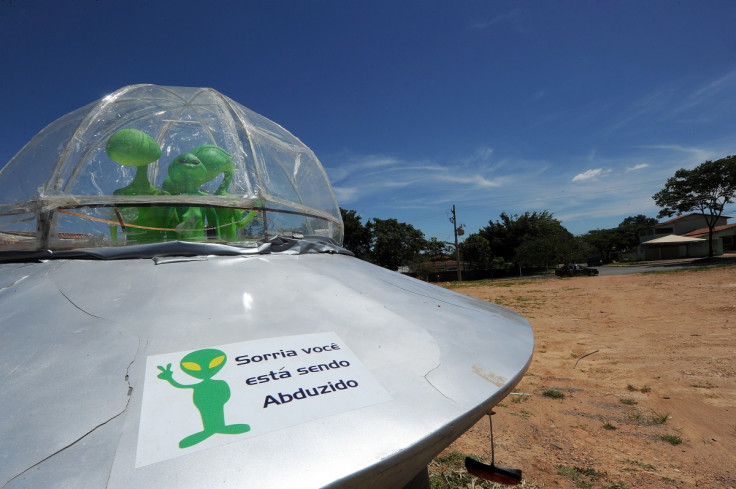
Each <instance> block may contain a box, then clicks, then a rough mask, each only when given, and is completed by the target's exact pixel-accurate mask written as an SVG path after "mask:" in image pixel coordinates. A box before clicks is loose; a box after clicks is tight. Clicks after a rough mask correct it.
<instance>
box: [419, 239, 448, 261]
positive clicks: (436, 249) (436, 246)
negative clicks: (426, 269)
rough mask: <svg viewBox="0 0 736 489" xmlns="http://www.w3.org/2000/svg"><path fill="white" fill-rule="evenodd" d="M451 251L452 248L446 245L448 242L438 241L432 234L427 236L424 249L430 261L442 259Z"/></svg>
mask: <svg viewBox="0 0 736 489" xmlns="http://www.w3.org/2000/svg"><path fill="white" fill-rule="evenodd" d="M453 248H454V246H453ZM451 253H452V249H451V248H449V247H448V243H447V242H445V241H440V240H438V239H437V238H435V237H434V236H432V237H431V238H429V241H427V244H426V245H425V249H424V254H425V256H426V257H427V258H429V260H431V261H442V260H444V259H445V258H446V257H447V256H448V255H449V254H451Z"/></svg>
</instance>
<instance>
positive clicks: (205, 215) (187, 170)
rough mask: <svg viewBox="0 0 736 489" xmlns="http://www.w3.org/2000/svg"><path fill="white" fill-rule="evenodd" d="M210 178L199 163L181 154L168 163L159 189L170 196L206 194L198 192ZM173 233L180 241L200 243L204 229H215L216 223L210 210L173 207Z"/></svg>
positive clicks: (185, 154)
mask: <svg viewBox="0 0 736 489" xmlns="http://www.w3.org/2000/svg"><path fill="white" fill-rule="evenodd" d="M209 180H211V178H210V177H209V173H208V171H207V168H206V167H205V165H204V164H203V163H202V161H201V160H200V159H199V158H197V157H196V156H195V155H194V154H192V153H184V154H181V155H179V156H177V157H176V158H174V159H173V160H172V162H171V163H170V164H169V176H168V177H166V180H164V183H163V188H164V189H166V191H167V192H169V193H171V194H173V195H208V194H207V193H205V192H203V191H201V190H199V187H200V186H202V185H204V184H205V183H207V182H208V181H209ZM176 215H177V222H178V224H177V226H176V229H177V232H178V233H179V236H180V237H181V238H182V239H188V240H202V239H204V238H205V226H206V225H209V226H210V227H211V228H214V229H215V230H218V229H219V226H218V224H219V220H218V216H217V213H216V212H215V210H214V209H211V208H203V207H177V208H176Z"/></svg>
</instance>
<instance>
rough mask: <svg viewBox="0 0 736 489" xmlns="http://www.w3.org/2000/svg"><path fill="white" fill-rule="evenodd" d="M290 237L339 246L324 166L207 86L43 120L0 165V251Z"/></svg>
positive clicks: (114, 100)
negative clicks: (317, 238)
mask: <svg viewBox="0 0 736 489" xmlns="http://www.w3.org/2000/svg"><path fill="white" fill-rule="evenodd" d="M295 234H300V235H305V236H307V235H316V236H322V237H327V238H331V239H333V240H335V241H336V242H337V243H342V238H343V223H342V219H341V217H340V209H339V207H338V205H337V201H336V200H335V196H334V193H333V191H332V187H331V185H330V182H329V180H328V178H327V175H326V173H325V171H324V169H323V168H322V165H321V164H320V162H319V160H318V159H317V157H316V156H315V155H314V153H313V152H312V151H311V150H310V149H309V148H308V147H307V146H305V145H304V144H303V143H302V142H301V141H299V139H297V138H296V137H294V136H293V135H292V134H291V133H289V132H288V131H286V130H285V129H284V128H282V127H281V126H279V125H278V124H276V123H274V122H272V121H270V120H268V119H266V118H265V117H263V116H260V115H258V114H256V113H255V112H253V111H251V110H249V109H247V108H246V107H244V106H242V105H240V104H239V103H237V102H235V101H233V100H231V99H230V98H228V97H225V96H224V95H222V94H220V93H218V92H217V91H215V90H213V89H210V88H188V87H162V86H156V85H131V86H128V87H125V88H122V89H120V90H118V91H116V92H115V93H113V94H111V95H108V96H107V97H104V98H103V99H101V100H98V101H96V102H93V103H91V104H89V105H87V106H85V107H82V108H80V109H77V110H76V111H74V112H71V113H69V114H67V115H66V116H64V117H62V118H60V119H58V120H57V121H55V122H54V123H52V124H51V125H49V126H48V127H46V128H45V129H43V130H42V131H41V132H40V133H38V134H37V135H36V136H35V137H34V138H33V139H32V140H31V141H30V142H29V143H28V144H27V145H26V146H25V147H24V148H23V149H22V150H21V151H20V152H19V153H18V154H17V155H16V156H15V157H13V159H12V160H10V161H9V162H8V164H7V165H6V166H5V167H4V168H3V169H2V171H0V251H2V250H39V249H50V250H62V249H73V248H89V247H107V246H121V245H127V244H144V243H155V242H162V241H172V240H186V241H207V242H218V243H227V244H238V243H247V242H257V241H263V240H268V239H270V238H273V237H274V236H277V235H280V236H293V235H295Z"/></svg>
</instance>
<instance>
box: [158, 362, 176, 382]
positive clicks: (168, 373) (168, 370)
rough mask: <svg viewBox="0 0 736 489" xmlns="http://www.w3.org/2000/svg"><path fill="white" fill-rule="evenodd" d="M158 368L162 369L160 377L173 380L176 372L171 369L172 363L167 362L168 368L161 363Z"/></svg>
mask: <svg viewBox="0 0 736 489" xmlns="http://www.w3.org/2000/svg"><path fill="white" fill-rule="evenodd" d="M157 368H158V369H159V370H160V371H161V373H160V374H158V378H159V379H163V380H168V381H169V382H171V380H172V379H173V377H174V372H172V371H171V364H170V363H169V364H167V365H166V368H163V367H162V366H161V365H159V366H158V367H157Z"/></svg>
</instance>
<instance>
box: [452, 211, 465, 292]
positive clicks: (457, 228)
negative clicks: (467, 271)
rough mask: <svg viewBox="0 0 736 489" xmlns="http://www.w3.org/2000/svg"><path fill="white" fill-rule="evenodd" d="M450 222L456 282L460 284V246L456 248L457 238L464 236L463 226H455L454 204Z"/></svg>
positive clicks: (461, 277)
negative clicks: (453, 238)
mask: <svg viewBox="0 0 736 489" xmlns="http://www.w3.org/2000/svg"><path fill="white" fill-rule="evenodd" d="M450 222H451V223H452V227H453V228H454V230H455V260H456V261H457V281H458V282H462V280H463V275H462V272H461V271H460V246H458V243H457V237H458V236H462V235H463V234H465V230H464V229H463V224H460V226H458V225H457V217H456V216H455V205H454V204H453V206H452V217H451V218H450Z"/></svg>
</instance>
